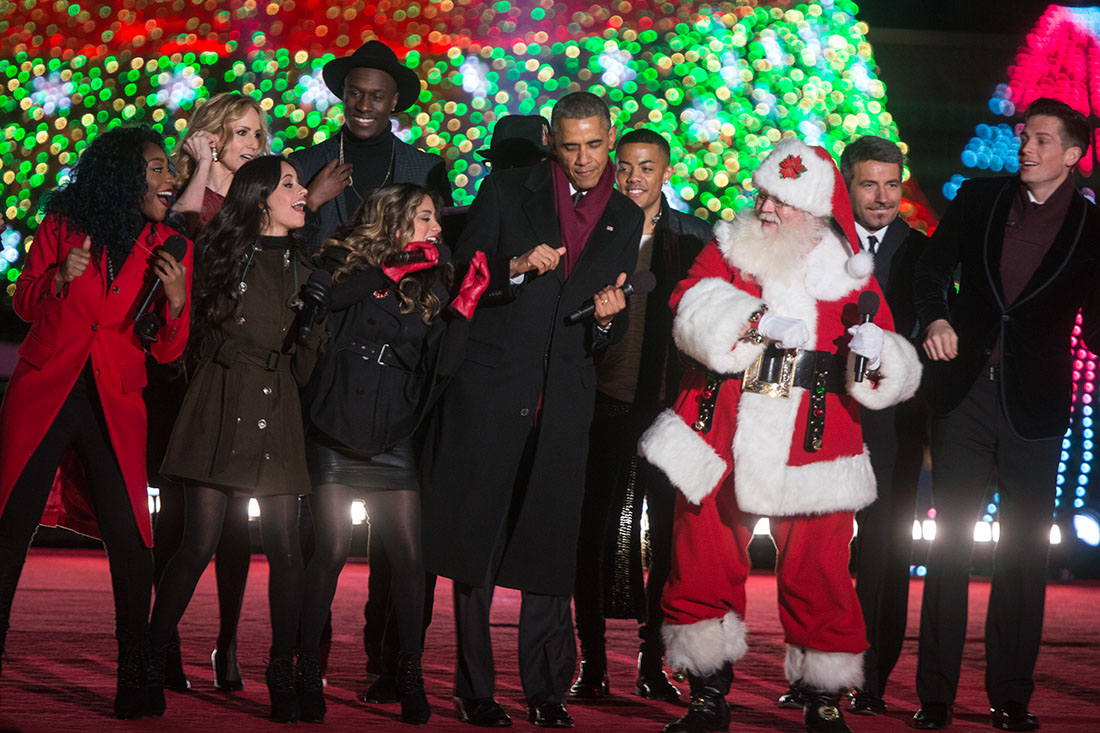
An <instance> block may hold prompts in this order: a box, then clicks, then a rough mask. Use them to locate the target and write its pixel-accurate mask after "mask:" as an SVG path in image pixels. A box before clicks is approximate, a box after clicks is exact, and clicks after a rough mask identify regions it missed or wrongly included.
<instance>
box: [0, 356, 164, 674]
mask: <svg viewBox="0 0 1100 733" xmlns="http://www.w3.org/2000/svg"><path fill="white" fill-rule="evenodd" d="M70 446H71V447H72V448H73V449H74V450H75V451H76V454H77V456H79V458H80V461H81V463H82V464H83V465H84V473H85V475H86V477H87V481H88V491H89V494H90V496H91V500H92V506H93V509H94V510H95V515H96V521H97V522H98V524H99V532H100V534H101V535H102V537H103V543H104V544H105V545H106V547H107V560H108V562H109V564H110V568H111V588H112V590H113V591H114V599H115V636H116V638H118V639H119V640H120V641H121V640H123V639H129V640H131V641H138V640H141V639H142V638H143V636H144V634H145V625H146V619H147V617H148V614H149V596H150V594H151V592H152V586H153V562H152V554H151V553H150V551H149V548H148V547H146V546H145V542H144V540H143V539H142V537H141V532H140V531H139V530H138V525H137V522H136V521H135V517H134V509H133V505H132V504H131V503H130V495H129V493H128V492H127V490H126V482H125V481H124V479H123V478H122V471H121V469H120V468H119V464H118V460H117V459H116V458H115V452H114V448H113V447H112V446H111V441H110V438H109V436H108V432H107V424H106V420H105V419H104V416H103V409H102V407H101V406H100V403H99V397H98V395H97V394H96V392H95V386H94V382H93V381H92V378H91V376H90V374H89V373H87V371H86V372H85V374H84V375H83V376H82V377H81V378H80V379H79V380H78V381H77V383H76V385H75V386H74V387H73V389H72V392H70V393H69V396H68V398H67V399H66V400H65V403H64V404H63V405H62V406H61V410H60V412H59V413H58V415H57V417H56V418H54V421H53V424H52V425H51V426H50V429H49V430H48V431H47V432H46V435H45V437H43V438H42V442H41V443H39V444H38V447H37V448H36V449H35V451H34V453H33V454H32V455H31V457H30V460H28V461H27V465H26V466H25V467H24V468H23V472H22V473H21V474H20V475H19V479H18V480H17V481H16V482H15V485H14V486H13V487H12V491H11V495H10V496H9V497H8V501H7V504H6V505H5V506H4V511H3V514H0V652H2V651H3V636H4V632H5V631H6V630H7V628H8V619H9V617H10V614H11V605H12V598H13V597H14V595H15V586H16V584H17V583H18V582H19V576H20V574H21V573H22V571H23V562H24V560H25V559H26V556H27V547H28V546H29V545H30V542H31V539H32V538H33V537H34V532H35V529H36V528H37V527H38V520H39V519H40V518H41V517H42V510H43V509H44V508H45V506H46V500H47V499H48V498H49V495H50V487H51V486H52V485H53V480H54V474H55V473H56V472H57V467H58V466H59V465H60V463H61V459H62V457H63V455H64V453H65V450H66V449H67V448H69V447H70Z"/></svg>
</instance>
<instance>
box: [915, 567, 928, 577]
mask: <svg viewBox="0 0 1100 733" xmlns="http://www.w3.org/2000/svg"><path fill="white" fill-rule="evenodd" d="M925 575H928V568H926V567H924V566H923V565H918V566H917V577H918V578H923V577H924V576H925Z"/></svg>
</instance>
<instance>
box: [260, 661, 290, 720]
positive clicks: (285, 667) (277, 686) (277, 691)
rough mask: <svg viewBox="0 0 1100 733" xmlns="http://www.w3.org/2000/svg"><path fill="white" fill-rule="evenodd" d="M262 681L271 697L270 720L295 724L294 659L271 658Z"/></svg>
mask: <svg viewBox="0 0 1100 733" xmlns="http://www.w3.org/2000/svg"><path fill="white" fill-rule="evenodd" d="M264 679H265V680H266V681H267V691H268V694H269V695H270V696H271V716H270V717H271V720H273V721H275V722H276V723H297V722H298V694H297V692H296V691H295V690H294V659H293V658H291V657H290V655H282V656H272V657H271V660H270V661H269V662H268V664H267V671H266V672H265V673H264Z"/></svg>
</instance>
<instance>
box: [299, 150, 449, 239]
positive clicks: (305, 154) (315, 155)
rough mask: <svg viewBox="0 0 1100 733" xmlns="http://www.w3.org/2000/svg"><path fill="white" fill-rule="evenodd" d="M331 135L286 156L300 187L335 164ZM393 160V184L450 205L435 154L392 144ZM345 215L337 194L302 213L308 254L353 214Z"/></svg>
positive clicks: (336, 153)
mask: <svg viewBox="0 0 1100 733" xmlns="http://www.w3.org/2000/svg"><path fill="white" fill-rule="evenodd" d="M340 134H342V133H341V132H337V133H335V134H334V135H333V136H332V137H330V138H329V139H328V140H325V141H324V142H320V143H317V144H316V145H311V146H309V147H308V148H301V149H300V150H295V151H294V152H293V153H291V154H290V159H291V160H292V161H293V162H294V163H296V164H297V166H298V168H299V169H300V170H301V172H302V183H304V184H306V185H309V182H310V181H312V180H313V177H314V176H315V175H317V172H318V171H320V170H321V169H322V168H324V167H325V164H327V163H328V162H329V161H330V160H336V159H337V158H338V157H339V155H340V148H339V137H338V136H339V135H340ZM395 143H396V146H397V147H395V148H394V154H393V155H394V160H393V165H394V168H393V182H394V183H415V184H417V185H420V186H426V187H428V188H430V189H432V190H434V191H435V192H436V193H438V194H439V195H440V196H442V197H443V203H444V204H445V205H448V206H449V205H450V204H451V184H450V183H449V182H448V180H447V171H446V168H445V166H444V162H443V158H442V157H440V156H438V155H436V154H435V153H425V152H424V151H422V150H417V149H416V148H414V147H413V146H412V145H409V144H408V143H403V142H401V141H400V140H396V141H395ZM354 213H355V212H354V211H348V210H347V207H346V206H345V205H344V195H343V194H342V193H341V194H337V196H336V198H334V199H332V200H331V201H328V202H326V203H325V204H324V205H322V206H321V208H320V209H319V210H318V211H316V212H311V211H307V212H306V228H305V229H304V230H303V232H305V236H306V245H307V247H308V248H309V251H310V252H316V251H318V250H319V249H320V248H321V243H322V242H324V241H325V239H327V238H328V237H330V236H332V233H333V232H334V231H336V229H337V228H338V227H340V226H342V225H343V224H345V223H346V222H347V220H348V219H349V218H350V217H351V215H352V214H354Z"/></svg>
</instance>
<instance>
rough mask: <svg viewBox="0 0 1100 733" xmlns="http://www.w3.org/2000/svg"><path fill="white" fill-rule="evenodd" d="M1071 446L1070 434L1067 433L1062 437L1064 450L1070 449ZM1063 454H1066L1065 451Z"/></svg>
mask: <svg viewBox="0 0 1100 733" xmlns="http://www.w3.org/2000/svg"><path fill="white" fill-rule="evenodd" d="M1069 446H1070V441H1069V436H1068V435H1067V436H1066V437H1064V438H1062V450H1063V451H1067V450H1069ZM1062 455H1065V453H1063V454H1062Z"/></svg>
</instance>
